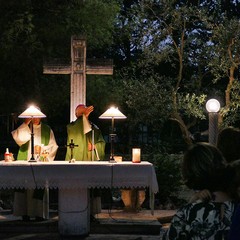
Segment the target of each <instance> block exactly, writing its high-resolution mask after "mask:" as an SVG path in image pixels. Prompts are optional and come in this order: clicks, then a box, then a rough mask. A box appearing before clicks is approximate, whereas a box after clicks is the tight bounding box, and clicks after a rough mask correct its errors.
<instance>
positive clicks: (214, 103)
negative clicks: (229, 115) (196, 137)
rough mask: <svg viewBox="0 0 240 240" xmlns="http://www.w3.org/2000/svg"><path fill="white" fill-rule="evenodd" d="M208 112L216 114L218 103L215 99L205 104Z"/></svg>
mask: <svg viewBox="0 0 240 240" xmlns="http://www.w3.org/2000/svg"><path fill="white" fill-rule="evenodd" d="M206 109H207V111H208V112H212V113H217V112H218V111H219V110H220V103H219V101H218V100H217V99H213V98H212V99H209V100H208V101H207V103H206Z"/></svg>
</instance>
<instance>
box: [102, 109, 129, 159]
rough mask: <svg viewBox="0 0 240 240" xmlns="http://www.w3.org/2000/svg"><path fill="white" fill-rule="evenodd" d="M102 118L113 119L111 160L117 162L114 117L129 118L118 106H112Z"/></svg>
mask: <svg viewBox="0 0 240 240" xmlns="http://www.w3.org/2000/svg"><path fill="white" fill-rule="evenodd" d="M99 118H100V119H111V120H112V129H111V133H110V134H109V135H110V139H111V154H110V160H109V161H110V162H116V161H115V160H114V146H113V143H114V138H115V136H116V134H114V119H125V118H127V117H126V116H125V115H124V114H123V113H121V112H120V111H119V110H118V108H117V107H110V108H109V109H108V110H106V111H105V112H104V113H103V114H102V115H101V116H100V117H99Z"/></svg>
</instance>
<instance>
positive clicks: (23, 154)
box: [17, 123, 51, 160]
mask: <svg viewBox="0 0 240 240" xmlns="http://www.w3.org/2000/svg"><path fill="white" fill-rule="evenodd" d="M50 131H51V128H50V127H49V126H48V125H47V124H44V123H41V143H42V144H43V145H44V146H46V145H48V143H49V140H50ZM29 143H30V141H28V142H26V143H25V144H23V145H22V146H21V147H20V148H19V151H18V156H17V160H27V156H28V145H29Z"/></svg>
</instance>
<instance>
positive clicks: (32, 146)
mask: <svg viewBox="0 0 240 240" xmlns="http://www.w3.org/2000/svg"><path fill="white" fill-rule="evenodd" d="M30 128H31V155H32V156H31V158H30V160H29V161H28V162H37V160H36V159H35V158H34V133H33V122H32V120H31V122H30Z"/></svg>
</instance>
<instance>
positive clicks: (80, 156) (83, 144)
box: [65, 117, 105, 161]
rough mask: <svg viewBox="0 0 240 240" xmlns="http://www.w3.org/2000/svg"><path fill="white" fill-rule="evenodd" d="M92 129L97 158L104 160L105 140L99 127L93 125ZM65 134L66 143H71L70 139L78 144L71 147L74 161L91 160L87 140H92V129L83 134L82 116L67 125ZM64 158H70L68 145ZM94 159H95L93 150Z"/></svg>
mask: <svg viewBox="0 0 240 240" xmlns="http://www.w3.org/2000/svg"><path fill="white" fill-rule="evenodd" d="M93 130H94V144H95V147H96V149H97V152H98V155H99V158H100V160H104V156H105V141H104V139H103V136H102V134H101V131H100V129H99V128H97V127H96V126H93ZM67 134H68V137H67V145H68V144H69V143H71V139H72V140H73V143H74V144H75V145H78V146H77V147H74V148H73V158H74V159H75V160H76V161H92V151H88V142H90V143H91V142H92V131H90V132H88V133H86V134H84V131H83V118H82V117H80V118H78V119H77V120H76V121H74V122H71V123H70V124H68V125H67ZM65 160H71V149H70V148H69V147H68V148H67V153H66V157H65ZM94 160H97V157H96V153H95V151H94Z"/></svg>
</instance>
